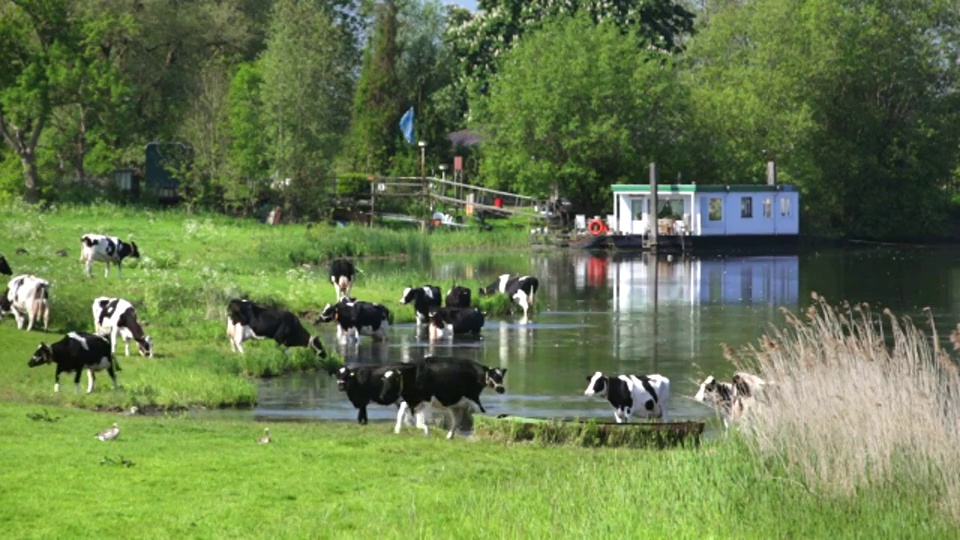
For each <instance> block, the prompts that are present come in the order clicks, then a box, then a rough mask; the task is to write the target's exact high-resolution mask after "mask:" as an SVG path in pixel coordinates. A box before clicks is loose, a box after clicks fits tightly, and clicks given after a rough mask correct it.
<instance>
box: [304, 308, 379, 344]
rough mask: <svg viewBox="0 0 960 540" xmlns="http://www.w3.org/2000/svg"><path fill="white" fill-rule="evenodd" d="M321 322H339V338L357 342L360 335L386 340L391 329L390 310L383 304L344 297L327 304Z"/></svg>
mask: <svg viewBox="0 0 960 540" xmlns="http://www.w3.org/2000/svg"><path fill="white" fill-rule="evenodd" d="M318 321H320V322H331V321H336V322H337V340H338V341H339V342H340V343H348V342H350V343H356V342H357V341H358V340H359V339H360V338H359V336H370V337H372V338H373V340H374V341H386V339H387V331H388V330H389V329H390V310H389V309H387V308H386V306H383V305H381V304H377V303H374V302H363V301H360V300H356V299H354V298H350V297H344V298H343V299H341V300H340V301H339V302H337V303H336V304H327V306H326V307H325V308H323V311H321V312H320V318H319V319H318Z"/></svg>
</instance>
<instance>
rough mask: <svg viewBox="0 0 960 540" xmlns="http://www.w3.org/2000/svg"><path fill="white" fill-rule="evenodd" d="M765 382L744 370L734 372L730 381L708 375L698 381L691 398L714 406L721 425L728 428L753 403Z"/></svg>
mask: <svg viewBox="0 0 960 540" xmlns="http://www.w3.org/2000/svg"><path fill="white" fill-rule="evenodd" d="M767 384H768V383H767V382H766V381H764V380H763V379H761V378H760V377H757V376H756V375H752V374H750V373H745V372H738V373H735V374H734V375H733V380H732V382H721V381H718V380H716V379H715V378H714V377H713V376H712V375H708V376H707V377H706V378H705V379H703V381H701V382H700V388H699V389H698V390H697V393H696V395H695V396H694V397H693V399H694V400H695V401H699V402H700V403H703V404H705V405H710V406H712V407H713V408H715V409H716V410H717V411H718V412H719V413H720V418H721V419H722V420H723V427H724V428H729V427H730V424H731V423H733V422H736V421H737V420H739V419H740V418H742V417H743V415H744V413H745V412H746V411H747V409H749V408H750V406H752V405H753V403H754V401H755V399H754V398H755V396H757V395H758V394H759V393H760V392H762V390H763V388H764V387H765V386H766V385H767Z"/></svg>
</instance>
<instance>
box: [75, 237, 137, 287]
mask: <svg viewBox="0 0 960 540" xmlns="http://www.w3.org/2000/svg"><path fill="white" fill-rule="evenodd" d="M80 243H81V244H82V245H81V248H80V262H82V263H85V264H86V273H87V276H90V277H92V276H93V263H94V262H96V261H102V262H105V263H107V268H106V270H105V271H104V273H103V275H104V277H107V276H109V275H110V263H113V264H115V265H117V276H118V277H119V276H121V270H122V267H123V260H124V259H126V258H127V257H133V258H135V259H139V258H140V251H139V250H138V249H137V244H136V243H135V242H124V241H123V240H121V239H119V238H117V237H116V236H105V235H102V234H85V235H83V236H81V237H80Z"/></svg>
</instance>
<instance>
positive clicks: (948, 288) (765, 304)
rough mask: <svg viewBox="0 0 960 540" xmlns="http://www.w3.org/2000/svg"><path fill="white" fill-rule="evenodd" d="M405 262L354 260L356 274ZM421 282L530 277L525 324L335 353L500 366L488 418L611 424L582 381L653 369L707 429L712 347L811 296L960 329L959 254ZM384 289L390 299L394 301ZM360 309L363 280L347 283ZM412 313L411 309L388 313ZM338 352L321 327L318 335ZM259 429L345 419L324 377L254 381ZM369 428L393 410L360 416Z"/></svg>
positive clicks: (460, 275)
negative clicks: (533, 310)
mask: <svg viewBox="0 0 960 540" xmlns="http://www.w3.org/2000/svg"><path fill="white" fill-rule="evenodd" d="M402 264H406V263H400V262H391V261H383V262H377V263H365V264H364V270H365V272H366V273H368V274H369V273H371V272H391V271H397V270H398V268H399V267H400V265H402ZM422 270H424V271H425V272H427V273H429V275H431V276H433V282H434V283H435V284H437V285H440V286H441V288H442V289H444V290H445V289H447V288H449V284H450V283H452V282H453V281H454V280H455V279H456V280H457V281H458V282H460V283H462V284H465V285H471V286H472V287H473V288H475V286H476V285H477V284H479V283H481V282H483V283H484V284H486V283H488V282H492V281H493V280H494V279H495V277H496V276H497V275H499V274H500V273H504V272H512V273H523V274H529V275H535V276H537V277H539V278H540V281H541V290H540V292H539V295H538V303H539V312H538V313H537V314H536V316H534V317H533V318H532V320H530V321H521V320H518V319H517V318H514V317H503V318H493V317H491V318H488V320H487V322H486V325H485V327H484V329H483V333H482V338H481V339H463V340H460V339H457V340H455V341H454V342H453V343H452V344H441V345H435V346H431V345H430V344H429V343H428V341H427V340H426V339H425V336H421V335H418V331H417V329H416V328H415V326H414V325H413V324H401V325H395V326H393V327H391V335H390V340H389V342H388V343H384V344H377V343H372V342H370V341H368V340H367V339H368V338H362V339H361V343H360V344H359V345H354V346H348V347H339V348H338V352H340V354H342V355H343V356H344V357H345V359H346V360H347V362H348V363H352V362H362V363H385V362H395V361H402V360H411V359H415V358H421V357H423V356H424V355H427V354H440V355H454V356H460V357H464V358H471V359H474V360H477V361H479V362H481V363H483V364H486V365H489V366H502V367H506V368H507V370H508V372H507V377H506V387H507V392H506V393H505V394H503V395H497V394H494V393H493V392H484V394H483V396H482V399H483V402H484V405H485V407H486V408H487V410H488V413H490V414H502V413H506V414H511V415H523V416H536V417H570V416H579V417H597V418H601V419H606V420H611V419H612V417H613V415H612V409H611V407H610V406H609V404H607V403H606V402H605V401H603V400H600V399H595V398H587V397H584V396H583V390H584V388H585V386H586V384H587V377H588V376H589V375H591V374H593V373H594V372H595V371H598V370H600V371H604V372H605V373H610V374H620V373H635V374H642V373H660V374H662V375H664V376H666V377H668V378H669V379H670V381H671V387H672V398H671V402H670V405H669V410H670V414H671V419H706V420H710V421H711V423H713V421H715V418H714V416H715V415H714V413H713V412H712V411H711V410H710V409H708V408H706V407H704V406H703V405H700V404H699V403H696V402H694V401H693V400H692V399H690V398H691V396H692V395H693V394H694V393H695V392H696V388H697V381H698V380H700V379H701V378H702V377H703V376H704V375H706V374H713V375H716V376H722V377H729V375H730V373H731V371H732V367H731V366H730V365H729V363H728V362H727V361H726V360H725V359H724V358H723V356H722V346H721V344H722V343H727V344H729V345H731V346H733V347H739V346H742V345H746V344H749V343H753V342H755V341H756V340H757V339H758V338H759V337H760V336H761V335H762V334H763V333H764V331H765V329H767V328H769V327H770V325H771V324H772V325H782V324H783V314H782V311H781V309H782V308H785V309H788V310H790V311H792V312H799V311H801V310H802V309H804V308H805V307H806V306H808V305H809V304H810V293H811V292H813V291H816V292H817V293H820V294H822V295H825V296H826V297H827V298H828V299H829V300H831V301H834V300H836V301H840V300H850V301H852V302H869V303H871V304H872V305H874V306H877V307H879V308H882V307H890V308H891V309H893V310H894V311H895V312H896V313H897V314H899V315H910V316H913V317H915V318H916V319H919V317H920V316H921V314H922V309H923V308H924V307H930V308H932V309H933V313H934V314H935V316H936V320H937V325H938V327H939V330H940V334H941V336H946V335H948V334H949V331H950V329H951V328H952V327H954V325H956V324H957V322H958V321H960V317H958V306H960V251H950V250H929V249H928V250H920V249H891V248H858V249H829V250H819V251H816V250H811V251H802V252H800V253H798V254H792V255H771V256H710V257H679V256H674V257H671V258H669V259H668V258H666V257H665V256H661V257H660V258H659V259H654V258H652V257H651V256H649V255H646V254H633V255H629V256H623V255H616V254H614V255H602V256H594V255H591V254H588V253H586V252H580V251H573V250H559V249H558V250H554V251H551V252H532V253H524V254H522V255H518V254H511V255H505V256H499V257H498V256H490V257H462V256H457V257H446V258H443V257H439V258H438V257H435V258H434V260H433V262H432V263H431V264H430V266H429V267H428V268H423V269H422ZM400 292H401V291H397V298H399V297H400ZM353 293H354V295H355V296H357V297H359V298H360V299H363V282H362V276H361V277H360V279H359V280H358V282H357V284H356V285H355V286H354V289H353ZM390 307H391V309H394V310H405V309H406V310H412V309H413V308H412V306H401V305H396V306H390ZM324 339H325V341H324V343H326V344H327V345H328V348H331V349H332V348H334V347H337V346H336V345H335V343H336V341H335V339H334V334H333V328H329V329H328V330H327V331H326V333H325V334H324ZM240 414H252V415H253V416H255V417H256V418H258V419H261V420H267V419H276V420H280V419H286V420H305V421H313V420H336V421H355V419H356V410H355V409H354V408H353V406H352V405H351V404H350V403H349V402H348V401H347V399H346V397H345V396H344V394H342V393H341V392H338V391H337V388H336V384H335V381H334V380H333V379H331V378H330V377H329V376H327V375H326V374H325V373H306V374H296V375H291V376H285V377H279V378H275V379H270V380H264V381H262V382H261V383H260V384H259V405H258V406H257V407H256V409H255V410H254V411H252V413H240ZM369 415H370V419H371V421H377V420H389V419H391V418H393V417H394V410H393V409H391V408H385V407H381V406H377V405H372V406H370V407H369Z"/></svg>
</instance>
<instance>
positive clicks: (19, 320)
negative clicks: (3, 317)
mask: <svg viewBox="0 0 960 540" xmlns="http://www.w3.org/2000/svg"><path fill="white" fill-rule="evenodd" d="M11 312H13V319H14V320H15V321H17V330H22V329H23V315H22V314H21V313H20V311H19V310H18V309H17V308H13V309H12V310H11Z"/></svg>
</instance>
